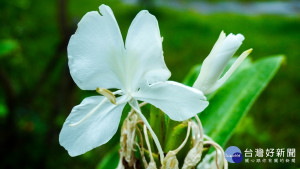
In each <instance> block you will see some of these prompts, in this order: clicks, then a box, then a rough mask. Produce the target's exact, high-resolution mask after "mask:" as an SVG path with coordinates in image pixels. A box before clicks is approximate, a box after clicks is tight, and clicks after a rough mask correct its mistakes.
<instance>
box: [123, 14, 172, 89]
mask: <svg viewBox="0 0 300 169" xmlns="http://www.w3.org/2000/svg"><path fill="white" fill-rule="evenodd" d="M125 46H126V63H127V75H128V78H127V79H128V81H130V82H131V83H132V86H133V89H137V88H138V87H139V86H140V85H141V83H143V81H144V80H147V81H148V83H150V84H151V83H154V82H159V81H166V80H167V79H168V78H169V77H170V75H171V73H170V72H169V70H168V68H167V67H166V64H165V62H164V58H163V51H162V37H161V36H160V32H159V27H158V22H157V20H156V18H155V16H153V15H151V14H150V13H149V12H148V11H145V10H143V11H141V12H139V13H138V14H137V16H136V17H135V18H134V20H133V21H132V23H131V25H130V28H129V30H128V34H127V37H126V43H125ZM141 78H143V79H141Z"/></svg>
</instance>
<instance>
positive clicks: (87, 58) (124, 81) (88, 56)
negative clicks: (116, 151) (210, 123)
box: [59, 5, 208, 156]
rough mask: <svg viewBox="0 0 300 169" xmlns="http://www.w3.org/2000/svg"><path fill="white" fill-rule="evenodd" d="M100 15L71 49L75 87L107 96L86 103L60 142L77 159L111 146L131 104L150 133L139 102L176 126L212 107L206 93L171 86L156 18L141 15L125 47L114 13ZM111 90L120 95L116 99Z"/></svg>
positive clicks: (105, 10) (81, 29)
mask: <svg viewBox="0 0 300 169" xmlns="http://www.w3.org/2000/svg"><path fill="white" fill-rule="evenodd" d="M99 9H100V13H99V12H97V11H92V12H88V13H87V14H86V15H84V17H83V18H82V19H81V21H80V22H79V24H78V29H77V31H76V33H75V34H74V35H73V36H72V37H71V39H70V41H69V45H68V58H69V68H70V72H71V76H72V78H73V80H74V81H75V83H76V84H77V85H78V86H79V88H80V89H82V90H97V92H99V93H101V94H103V95H104V96H105V97H103V96H92V97H88V98H85V99H84V100H83V101H82V102H81V103H80V104H79V105H77V106H75V107H74V108H73V109H72V112H71V113H70V115H69V116H68V118H67V119H66V121H65V123H64V125H63V128H62V130H61V133H60V135H59V142H60V144H61V145H62V146H63V147H64V148H65V149H66V150H68V153H69V154H70V155H71V156H77V155H80V154H83V153H85V152H87V151H89V150H91V149H93V148H95V147H98V146H100V145H102V144H105V143H106V142H108V141H109V140H110V139H111V137H112V136H113V135H114V134H115V133H116V131H117V129H118V126H119V122H120V118H121V114H122V110H123V108H124V106H125V105H126V103H129V104H130V105H131V106H132V108H134V110H135V111H137V112H138V114H139V115H140V116H141V118H142V119H143V121H144V123H145V124H146V125H147V127H148V128H149V127H150V125H149V123H148V122H147V120H146V119H145V117H144V116H143V115H142V113H141V112H140V108H139V107H138V102H137V100H140V101H145V102H148V103H151V104H153V105H154V106H156V107H158V108H160V109H161V110H162V111H164V112H165V113H166V114H167V115H168V116H169V117H170V118H171V119H173V120H176V121H182V120H186V119H189V118H190V117H193V116H195V115H196V114H197V113H199V112H201V111H203V110H204V109H205V108H206V107H207V105H208V102H207V101H206V98H205V96H204V95H203V93H202V92H201V91H199V90H197V89H193V88H190V87H187V86H184V85H182V84H180V83H177V82H171V81H167V79H168V78H169V77H170V75H171V74H170V72H169V70H168V68H167V67H166V65H165V62H164V59H163V51H162V38H161V36H160V32H159V27H158V23H157V20H156V18H155V17H154V16H153V15H151V14H149V12H148V11H145V10H143V11H141V12H139V13H138V14H137V16H136V17H135V19H134V20H133V21H132V23H131V25H130V28H129V30H128V34H127V37H126V42H125V45H124V42H123V40H122V35H121V32H120V29H119V27H118V24H117V22H116V19H115V17H114V14H113V12H112V10H111V9H110V8H109V7H108V6H106V5H101V6H100V7H99ZM109 88H110V89H120V90H118V91H116V92H114V93H112V92H110V91H109V90H107V89H109ZM115 95H120V96H119V97H118V98H116V97H115ZM113 103H114V104H113ZM149 130H150V129H149ZM150 131H151V130H150ZM151 134H154V133H151Z"/></svg>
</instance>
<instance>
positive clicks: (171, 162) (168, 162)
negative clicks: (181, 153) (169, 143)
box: [161, 151, 179, 169]
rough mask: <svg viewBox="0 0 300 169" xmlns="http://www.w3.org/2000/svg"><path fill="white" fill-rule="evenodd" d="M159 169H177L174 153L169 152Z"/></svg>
mask: <svg viewBox="0 0 300 169" xmlns="http://www.w3.org/2000/svg"><path fill="white" fill-rule="evenodd" d="M161 169H179V167H178V160H177V158H176V152H174V151H169V152H168V154H167V155H166V157H165V158H164V161H163V163H162V167H161Z"/></svg>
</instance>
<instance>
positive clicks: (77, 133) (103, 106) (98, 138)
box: [59, 96, 126, 156]
mask: <svg viewBox="0 0 300 169" xmlns="http://www.w3.org/2000/svg"><path fill="white" fill-rule="evenodd" d="M103 99H105V97H102V96H92V97H88V98H86V99H84V100H83V101H82V102H81V103H80V104H79V105H77V106H75V107H74V108H73V109H72V112H71V113H70V115H69V116H68V118H67V119H66V121H65V123H64V125H63V128H62V130H61V132H60V135H59V143H60V145H62V146H63V147H64V148H65V149H66V150H67V151H68V152H69V154H70V156H77V155H80V154H83V153H85V152H87V151H89V150H91V149H93V148H95V147H98V146H100V145H102V144H105V143H106V142H108V141H109V140H110V139H111V137H112V136H113V135H114V134H115V133H116V131H117V129H118V126H119V122H120V118H121V114H122V110H123V108H124V106H125V103H123V104H119V105H114V104H112V103H111V102H109V101H106V102H104V103H102V101H103ZM124 99H126V96H122V97H120V98H118V99H117V102H118V101H119V102H120V101H121V102H123V101H124ZM99 105H100V106H99Z"/></svg>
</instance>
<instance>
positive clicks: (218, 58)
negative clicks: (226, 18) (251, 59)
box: [193, 31, 252, 94]
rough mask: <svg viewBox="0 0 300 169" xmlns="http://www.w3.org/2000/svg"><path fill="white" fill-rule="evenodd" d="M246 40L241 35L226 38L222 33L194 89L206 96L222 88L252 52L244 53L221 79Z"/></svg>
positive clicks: (202, 68)
mask: <svg viewBox="0 0 300 169" xmlns="http://www.w3.org/2000/svg"><path fill="white" fill-rule="evenodd" d="M244 39H245V38H244V36H243V35H241V34H237V35H234V34H229V35H228V36H226V34H225V33H224V32H223V31H222V32H221V34H220V36H219V39H218V40H217V42H216V43H215V45H214V47H213V49H212V50H211V52H210V53H209V55H208V56H207V57H206V58H205V60H204V61H203V64H202V67H201V71H200V73H199V76H198V78H197V80H196V81H195V83H194V85H193V87H194V88H197V89H199V90H201V91H202V92H203V93H204V94H209V93H212V92H214V91H215V90H217V89H218V88H219V87H221V86H222V85H223V84H224V83H225V82H226V80H227V79H228V78H229V77H230V76H231V75H232V73H233V72H234V71H235V70H236V69H237V68H238V67H239V65H240V64H241V63H242V62H243V61H244V59H245V58H246V57H247V56H248V55H249V54H250V53H251V52H252V49H249V50H246V51H245V52H243V53H242V54H241V55H240V56H239V57H238V58H237V59H236V61H235V62H234V64H233V65H232V66H231V67H230V69H229V70H228V71H227V72H226V73H225V74H224V75H223V77H222V78H220V76H221V74H222V73H223V71H224V69H225V67H226V65H227V63H228V62H229V60H230V59H231V57H232V56H233V55H234V53H235V52H236V51H237V50H238V49H239V47H240V46H241V45H242V42H243V40H244Z"/></svg>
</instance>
